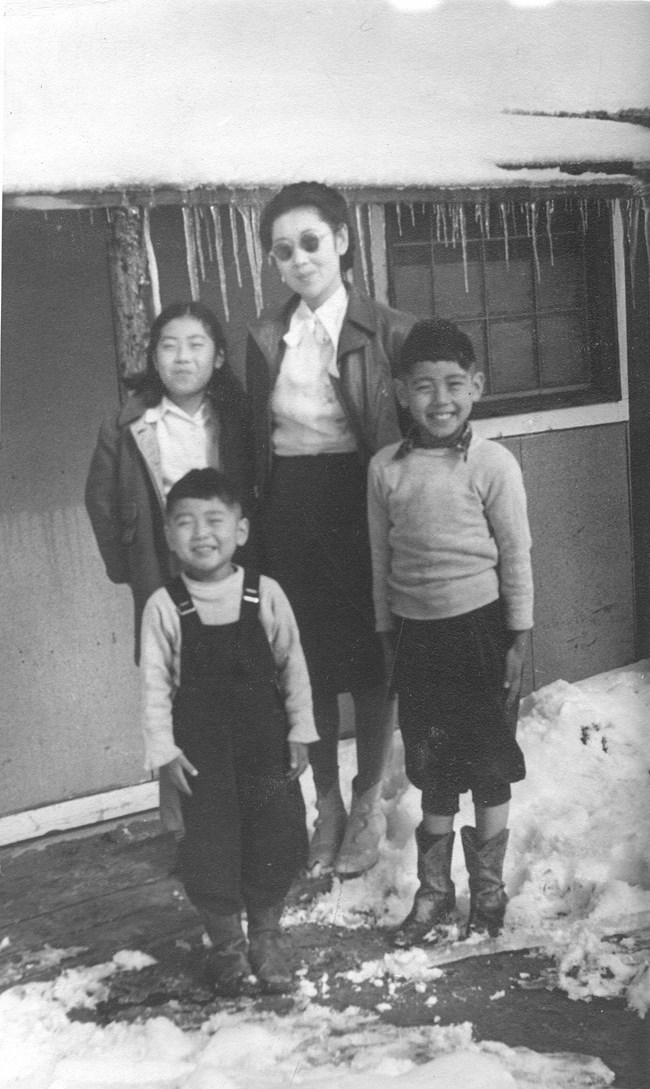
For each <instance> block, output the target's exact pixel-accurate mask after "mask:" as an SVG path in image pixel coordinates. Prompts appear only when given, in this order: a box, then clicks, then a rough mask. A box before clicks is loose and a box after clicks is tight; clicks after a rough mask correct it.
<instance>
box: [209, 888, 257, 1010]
mask: <svg viewBox="0 0 650 1089" xmlns="http://www.w3.org/2000/svg"><path fill="white" fill-rule="evenodd" d="M201 915H202V917H203V922H204V925H205V929H206V930H207V932H208V937H209V938H210V941H211V942H212V948H211V949H210V951H209V953H208V955H207V959H206V965H205V974H206V978H207V981H208V983H209V984H210V986H211V987H214V990H215V992H216V994H220V995H224V996H228V997H233V996H235V995H240V994H245V993H246V992H247V990H248V988H249V977H250V976H251V974H252V971H251V966H250V963H249V960H248V956H247V945H246V937H245V935H244V931H243V930H242V925H241V916H240V915H239V914H237V915H216V914H214V913H213V912H211V911H208V910H206V909H204V910H202V912H201Z"/></svg>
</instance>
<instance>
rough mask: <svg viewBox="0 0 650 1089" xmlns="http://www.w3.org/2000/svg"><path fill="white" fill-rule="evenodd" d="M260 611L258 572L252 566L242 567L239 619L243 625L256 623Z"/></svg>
mask: <svg viewBox="0 0 650 1089" xmlns="http://www.w3.org/2000/svg"><path fill="white" fill-rule="evenodd" d="M259 612H260V573H259V571H255V570H254V569H253V568H249V567H245V568H244V585H243V589H242V596H241V613H240V620H241V621H243V622H244V624H245V625H247V626H248V625H249V624H250V623H257V618H258V616H259Z"/></svg>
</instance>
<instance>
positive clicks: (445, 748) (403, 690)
mask: <svg viewBox="0 0 650 1089" xmlns="http://www.w3.org/2000/svg"><path fill="white" fill-rule="evenodd" d="M396 628H397V632H398V635H399V642H398V649H397V657H396V661H395V670H394V687H395V689H396V691H397V692H398V694H399V725H400V730H401V733H402V737H403V739H404V750H405V759H406V774H407V776H408V778H409V780H410V782H411V783H413V785H414V786H416V787H418V789H419V790H421V791H422V808H423V810H424V811H425V812H428V813H436V814H439V815H449V814H454V813H457V812H458V795H459V794H463V793H465V791H467V790H471V791H472V795H473V799H474V804H475V805H479V806H486V807H487V806H496V805H502V804H504V803H505V802H507V801H509V799H510V796H511V791H510V783H515V782H517V781H518V780H520V779H523V778H524V776H525V774H526V767H525V764H524V757H523V754H522V752H521V749H520V748H519V746H518V744H517V742H516V740H515V731H516V727H517V711H518V701H517V704H516V705H515V706H514V708H513V709H512V710H511V711H510V712H509V713H508V714H506V709H505V697H506V692H505V689H504V687H503V680H504V675H505V659H506V653H507V651H508V649H509V647H510V645H511V642H512V635H511V633H510V632H509V631H508V630H507V628H506V626H505V624H504V621H503V613H502V608H501V603H500V602H499V601H493V602H491V603H490V604H489V605H485V606H483V608H481V609H475V610H474V611H473V612H469V613H463V614H462V615H461V616H454V617H447V618H445V619H443V620H406V619H402V618H401V617H396Z"/></svg>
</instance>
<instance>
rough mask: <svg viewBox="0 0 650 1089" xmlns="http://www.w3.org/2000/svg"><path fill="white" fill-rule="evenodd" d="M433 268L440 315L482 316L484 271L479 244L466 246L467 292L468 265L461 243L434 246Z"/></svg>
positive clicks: (435, 296) (444, 316) (435, 302)
mask: <svg viewBox="0 0 650 1089" xmlns="http://www.w3.org/2000/svg"><path fill="white" fill-rule="evenodd" d="M433 254H434V257H433V259H434V267H433V286H434V307H435V314H436V317H437V318H450V319H452V320H453V319H454V318H469V317H480V316H482V315H483V313H484V307H483V274H482V270H481V252H480V245H479V243H477V242H470V243H468V245H467V282H468V285H469V292H466V291H465V268H464V267H463V251H462V249H461V245H460V242H458V243H457V244H456V248H455V249H454V248H453V246H451V245H449V246H444V245H443V246H440V245H437V244H436V245H435V246H434V247H433Z"/></svg>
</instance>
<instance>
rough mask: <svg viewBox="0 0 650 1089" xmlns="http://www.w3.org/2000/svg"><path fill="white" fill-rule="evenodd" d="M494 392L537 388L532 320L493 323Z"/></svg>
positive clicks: (491, 361)
mask: <svg viewBox="0 0 650 1089" xmlns="http://www.w3.org/2000/svg"><path fill="white" fill-rule="evenodd" d="M489 338H490V374H491V376H492V383H491V386H492V388H491V393H518V392H519V391H520V390H527V389H528V390H529V389H537V373H536V370H535V361H534V358H533V323H532V321H530V320H521V321H499V322H491V323H490V332H489Z"/></svg>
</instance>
